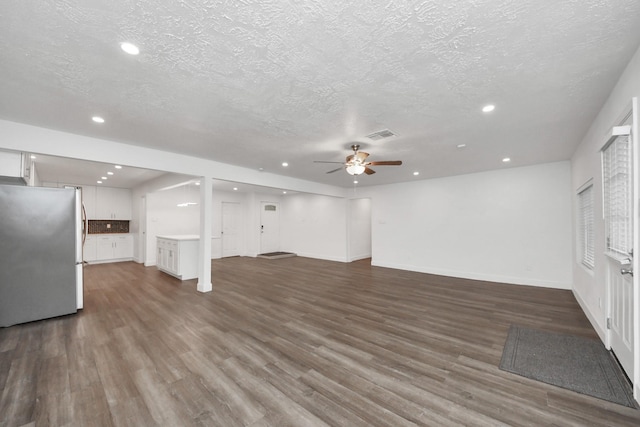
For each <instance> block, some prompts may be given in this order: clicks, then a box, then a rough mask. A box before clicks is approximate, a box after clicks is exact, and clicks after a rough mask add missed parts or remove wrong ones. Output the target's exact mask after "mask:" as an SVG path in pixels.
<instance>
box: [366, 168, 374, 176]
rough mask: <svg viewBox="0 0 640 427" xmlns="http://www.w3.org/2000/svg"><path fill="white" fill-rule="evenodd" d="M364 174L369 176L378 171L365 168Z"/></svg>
mask: <svg viewBox="0 0 640 427" xmlns="http://www.w3.org/2000/svg"><path fill="white" fill-rule="evenodd" d="M364 173H366V174H367V175H373V174H374V173H376V171H374V170H373V169H369V168H364Z"/></svg>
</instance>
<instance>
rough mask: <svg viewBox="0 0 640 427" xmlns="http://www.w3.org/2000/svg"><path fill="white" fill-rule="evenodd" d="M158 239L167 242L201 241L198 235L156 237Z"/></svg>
mask: <svg viewBox="0 0 640 427" xmlns="http://www.w3.org/2000/svg"><path fill="white" fill-rule="evenodd" d="M156 237H157V238H158V239H167V240H200V236H199V235H197V234H175V235H171V236H156Z"/></svg>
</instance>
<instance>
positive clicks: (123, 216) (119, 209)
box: [92, 187, 131, 220]
mask: <svg viewBox="0 0 640 427" xmlns="http://www.w3.org/2000/svg"><path fill="white" fill-rule="evenodd" d="M92 219H116V220H131V190H129V189H126V188H113V187H96V212H95V218H92Z"/></svg>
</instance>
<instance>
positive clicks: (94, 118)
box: [91, 116, 104, 123]
mask: <svg viewBox="0 0 640 427" xmlns="http://www.w3.org/2000/svg"><path fill="white" fill-rule="evenodd" d="M91 120H93V121H94V122H96V123H104V119H103V118H102V117H100V116H93V117H91Z"/></svg>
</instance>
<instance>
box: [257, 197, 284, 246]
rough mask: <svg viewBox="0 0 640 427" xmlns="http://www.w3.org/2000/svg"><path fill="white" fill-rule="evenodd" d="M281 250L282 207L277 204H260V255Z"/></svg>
mask: <svg viewBox="0 0 640 427" xmlns="http://www.w3.org/2000/svg"><path fill="white" fill-rule="evenodd" d="M279 250H280V205H279V204H278V203H276V202H261V204H260V253H263V254H268V253H271V252H278V251H279Z"/></svg>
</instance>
